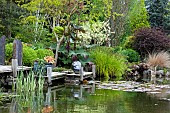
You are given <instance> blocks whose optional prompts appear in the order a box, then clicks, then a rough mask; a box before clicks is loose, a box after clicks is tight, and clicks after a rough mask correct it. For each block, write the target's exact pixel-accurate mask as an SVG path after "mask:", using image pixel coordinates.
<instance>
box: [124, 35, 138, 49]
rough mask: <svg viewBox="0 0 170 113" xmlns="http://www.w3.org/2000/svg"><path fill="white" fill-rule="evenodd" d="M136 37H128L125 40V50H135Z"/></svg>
mask: <svg viewBox="0 0 170 113" xmlns="http://www.w3.org/2000/svg"><path fill="white" fill-rule="evenodd" d="M134 40H135V37H134V36H128V37H126V39H125V42H124V44H123V47H124V48H133V43H134Z"/></svg>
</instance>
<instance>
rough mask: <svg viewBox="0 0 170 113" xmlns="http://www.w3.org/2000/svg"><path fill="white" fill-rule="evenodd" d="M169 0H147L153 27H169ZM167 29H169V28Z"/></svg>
mask: <svg viewBox="0 0 170 113" xmlns="http://www.w3.org/2000/svg"><path fill="white" fill-rule="evenodd" d="M168 3H169V0H146V6H147V10H148V14H149V22H150V24H151V26H152V27H161V28H164V29H167V28H168V29H169V27H168V26H169V25H168V24H169V18H168V17H169V15H170V11H169V7H168ZM168 29H167V30H168Z"/></svg>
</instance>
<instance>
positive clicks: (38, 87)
mask: <svg viewBox="0 0 170 113" xmlns="http://www.w3.org/2000/svg"><path fill="white" fill-rule="evenodd" d="M36 76H38V79H37V80H36V79H35V75H34V73H33V72H30V73H29V74H28V75H26V76H24V74H23V72H21V73H20V74H19V75H18V76H17V80H16V81H17V82H16V84H15V85H16V86H14V87H16V95H17V97H16V98H15V101H16V102H17V106H18V107H17V112H19V113H23V112H25V108H27V107H28V108H30V112H31V113H32V112H33V110H35V109H36V110H37V111H38V112H41V109H42V105H43V102H44V96H43V86H44V78H43V77H42V75H41V74H40V73H39V74H37V75H36Z"/></svg>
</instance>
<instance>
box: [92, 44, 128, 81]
mask: <svg viewBox="0 0 170 113" xmlns="http://www.w3.org/2000/svg"><path fill="white" fill-rule="evenodd" d="M90 53H91V55H90V56H91V57H92V58H93V60H92V61H93V62H94V63H95V64H96V71H97V74H98V75H99V76H102V75H103V76H105V77H109V76H111V77H113V76H116V78H117V79H120V78H121V77H122V75H123V74H124V72H125V70H126V69H127V66H126V64H125V63H126V59H125V58H124V57H122V56H120V55H118V54H113V52H112V49H111V48H107V47H97V48H95V49H93V50H91V52H90Z"/></svg>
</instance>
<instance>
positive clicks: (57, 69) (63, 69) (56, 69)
mask: <svg viewBox="0 0 170 113" xmlns="http://www.w3.org/2000/svg"><path fill="white" fill-rule="evenodd" d="M62 71H72V70H71V69H66V68H63V67H55V68H53V72H62Z"/></svg>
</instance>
